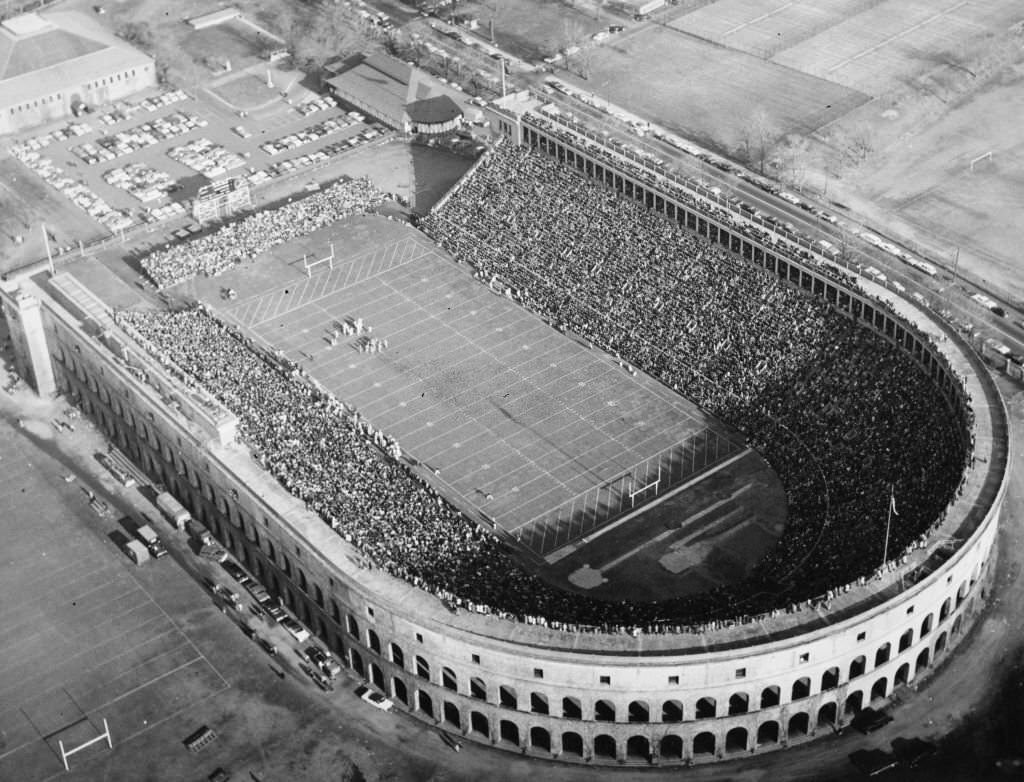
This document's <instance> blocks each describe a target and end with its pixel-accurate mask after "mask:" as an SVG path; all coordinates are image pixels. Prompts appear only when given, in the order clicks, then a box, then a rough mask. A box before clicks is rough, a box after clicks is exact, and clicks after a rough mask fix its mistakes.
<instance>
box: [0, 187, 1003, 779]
mask: <svg viewBox="0 0 1024 782" xmlns="http://www.w3.org/2000/svg"><path fill="white" fill-rule="evenodd" d="M633 187H634V193H635V192H637V191H636V190H635V187H636V185H635V183H634V186H633ZM642 197H643V198H644V199H645V200H646V199H647V198H648V197H650V198H651V199H652V202H653V205H654V206H656V205H657V203H658V199H659V198H661V203H665V197H664V195H661V196H659V195H657V194H655V193H654V192H650V195H649V196H648V194H647V191H645V192H644V194H642ZM684 218H685V220H686V221H687V223H689V222H690V214H689V213H687V214H685V215H684ZM693 220H694V223H695V225H696V226H697V227H698V230H699V229H700V225H701V221H703V225H704V226H705V231H706V235H708V236H709V238H712V240H716V241H720V242H722V243H726V245H727V246H729V247H733V248H734V249H737V251H739V252H743V253H744V254H746V251H745V249H744V245H747V246H749V247H750V255H749V257H750V259H751V260H752V261H753V262H758V261H757V259H758V258H759V257H760V258H761V259H762V260H761V262H762V263H769V262H771V263H774V264H775V269H776V271H777V273H779V274H780V276H783V277H784V278H785V279H788V280H790V281H791V282H792V284H796V285H800V286H801V287H804V288H805V289H807V290H810V291H812V292H814V293H816V294H818V295H822V296H826V297H829V296H832V297H833V298H834V301H833V303H834V304H836V305H837V307H840V308H841V309H843V308H844V307H845V311H846V312H847V313H848V314H849V315H850V317H855V315H854V313H855V312H859V313H860V315H858V316H857V317H859V318H860V320H861V322H863V323H864V325H865V326H866V327H870V328H874V329H876V330H878V331H880V332H881V333H883V334H887V333H889V332H890V331H891V334H890V338H892V339H894V340H898V341H899V342H900V344H903V345H904V347H905V349H907V350H908V351H909V352H910V353H911V355H914V356H915V357H917V358H918V360H919V361H920V362H921V364H922V366H923V367H924V368H925V370H926V371H928V372H930V373H931V375H932V377H933V378H935V380H936V382H938V383H940V385H942V384H943V382H944V381H943V378H944V377H945V379H946V380H945V382H946V383H947V385H948V387H949V392H948V393H949V394H950V398H951V402H954V403H955V402H956V401H962V400H959V399H955V397H957V396H958V394H959V391H958V389H959V385H958V384H957V383H954V382H952V381H950V380H949V373H950V370H949V368H948V362H947V361H946V360H945V359H944V358H942V357H940V356H938V355H937V353H938V350H937V348H936V347H935V346H934V345H932V344H931V343H929V342H928V341H927V340H926V339H924V338H923V337H922V336H921V335H919V334H917V333H916V332H910V334H909V335H908V333H907V332H906V331H904V334H903V337H898V333H899V332H898V331H897V327H899V328H904V327H903V326H902V324H899V323H898V321H897V319H895V318H892V317H890V315H889V314H887V313H886V312H885V311H884V310H883V309H882V308H881V307H880V306H879V305H877V304H876V303H874V302H872V301H871V300H869V299H868V298H867V297H866V296H864V295H863V294H862V293H860V292H859V291H855V290H850V289H847V288H845V287H844V286H843V285H841V284H839V283H837V282H836V281H834V280H831V279H828V278H827V277H826V276H824V275H822V274H820V273H819V271H817V270H815V269H814V268H813V266H804V265H803V264H801V263H799V262H796V261H793V260H792V259H785V258H783V257H782V256H781V255H780V254H778V253H776V252H775V251H773V250H771V249H769V248H766V247H764V246H762V245H760V244H758V243H756V242H753V241H752V240H750V239H749V238H747V237H734V236H733V235H732V234H731V233H729V232H728V231H727V229H726V228H725V227H724V226H722V225H719V224H716V222H715V221H714V220H709V219H708V218H707V217H706V216H699V215H696V214H694V215H693ZM723 231H725V232H726V234H723ZM723 240H724V241H723ZM771 259H774V260H771ZM830 290H831V291H832V293H830V292H829V291H830ZM0 297H2V298H3V300H4V305H5V306H4V309H5V313H10V312H11V311H12V309H11V308H12V306H14V304H15V300H16V298H17V300H18V301H20V302H21V303H22V306H26V304H25V302H26V298H29V299H32V298H34V299H36V300H38V302H39V303H40V305H41V311H42V317H43V322H44V328H43V330H42V335H39V334H38V333H35V334H34V336H33V337H32V339H33V340H36V341H37V342H38V341H40V340H42V341H43V342H44V345H43V346H44V347H45V349H46V354H47V355H48V356H49V357H50V361H51V363H52V369H53V375H54V378H55V382H56V385H57V387H58V388H59V389H60V390H61V392H62V393H64V394H65V395H66V396H67V398H68V399H69V400H72V401H73V402H74V403H75V404H77V405H78V406H80V407H81V408H82V409H83V410H84V411H85V412H86V414H87V415H89V417H90V418H91V419H92V420H94V421H95V422H96V423H97V424H98V426H99V427H100V428H101V429H102V430H103V431H104V432H105V433H106V434H107V436H108V437H110V439H111V440H112V441H113V442H114V443H115V444H117V445H118V447H119V448H121V450H122V451H123V452H124V453H126V454H128V455H129V456H130V457H131V458H132V460H133V461H134V462H135V463H136V464H138V465H139V466H140V467H141V468H142V469H143V470H144V471H145V472H146V473H147V474H148V475H149V476H150V477H151V478H152V480H153V481H154V482H157V483H161V484H163V485H164V486H165V487H166V488H167V489H168V490H169V491H171V493H172V494H174V495H175V496H177V497H178V498H179V499H180V500H181V501H182V502H183V503H184V504H185V505H186V507H188V508H189V509H190V510H191V512H192V513H193V514H194V515H195V516H196V518H197V519H199V520H200V521H202V523H204V524H206V525H207V526H208V527H209V528H210V529H211V530H212V531H213V533H214V534H215V535H216V536H217V537H218V539H219V540H220V541H221V542H222V543H223V544H224V545H225V546H226V547H227V549H228V550H229V551H230V552H231V554H232V555H233V556H234V557H236V558H237V559H238V560H239V561H240V562H241V563H242V564H243V565H244V566H245V567H246V568H247V569H248V570H249V571H250V572H252V573H253V574H254V575H255V576H256V577H257V578H258V579H259V580H260V581H261V582H262V583H264V584H265V585H266V586H267V588H268V589H269V590H270V591H271V592H272V593H274V594H276V595H278V596H279V597H280V598H281V599H282V601H283V602H284V604H285V605H286V606H287V607H288V608H289V609H290V610H291V611H292V612H293V613H295V615H296V616H297V617H298V618H299V619H300V620H301V621H303V622H304V623H305V624H306V625H308V626H309V627H310V628H311V630H312V631H313V632H314V633H315V634H316V635H318V636H319V637H320V638H321V639H322V640H323V641H324V643H326V644H327V645H328V646H329V647H330V648H331V649H332V650H333V651H334V652H335V653H336V654H337V655H338V656H339V657H340V658H341V659H343V660H344V661H345V663H346V664H347V665H348V666H349V668H350V669H351V670H352V671H353V672H354V673H355V674H356V675H358V676H361V677H363V678H366V679H367V680H368V681H370V682H372V683H373V684H374V685H376V686H377V687H378V688H380V689H381V690H383V691H384V692H385V693H387V694H388V695H389V696H390V697H392V698H393V699H394V700H395V701H396V702H397V703H398V705H399V707H400V708H404V709H406V710H408V711H409V713H410V714H412V715H413V716H415V717H416V718H418V719H421V720H423V721H425V722H427V723H428V724H431V725H437V726H438V727H441V728H443V729H446V730H449V731H452V732H455V733H458V734H461V735H462V736H464V737H465V739H467V740H473V741H477V742H480V743H484V744H489V745H493V746H495V747H497V748H500V749H504V750H508V751H513V752H517V753H523V754H527V755H531V756H537V757H543V758H547V759H552V758H553V759H558V760H561V761H568V762H586V763H591V764H616V765H617V764H620V763H636V764H659V765H671V764H680V765H683V764H690V763H694V762H704V761H713V760H719V759H727V758H729V757H736V756H741V755H746V754H750V753H751V752H761V751H768V750H771V749H776V748H780V747H785V746H789V745H792V744H794V743H798V742H802V741H806V740H809V739H811V738H812V737H814V736H815V735H821V734H826V735H830V734H831V733H832V732H833V730H835V729H838V728H839V727H841V726H842V725H844V724H845V723H847V722H848V721H849V719H850V718H851V717H852V715H853V714H854V713H855V712H856V710H857V709H859V708H861V707H863V706H865V705H867V704H868V703H869V702H872V701H874V702H876V703H877V702H878V701H879V700H881V699H885V698H888V697H889V696H891V694H892V692H893V690H894V688H895V687H897V686H899V685H900V684H903V683H907V684H909V685H916V683H918V682H919V681H921V680H922V679H923V678H924V677H925V676H926V675H927V673H928V672H929V671H930V670H931V669H932V668H933V666H934V665H935V663H936V661H941V660H942V659H943V658H944V657H945V656H946V655H948V653H949V651H950V650H951V649H952V648H954V647H955V646H956V644H957V643H959V642H960V641H961V640H962V639H963V638H965V637H966V635H967V631H968V629H969V628H970V627H971V626H972V624H973V622H974V620H975V618H976V616H977V615H978V612H979V611H980V610H981V608H982V607H983V605H984V601H985V599H986V597H987V595H988V590H989V585H990V581H991V578H992V575H993V571H994V568H992V567H991V564H992V562H993V559H994V546H995V539H996V531H997V525H998V522H999V517H1000V513H1001V508H1002V503H1003V497H1004V494H1005V467H1006V463H1007V460H1008V457H1009V451H1008V442H1007V439H1006V431H1007V430H1006V420H1005V411H1004V409H1003V407H1002V402H1001V400H1000V398H999V396H998V393H997V392H996V390H995V388H994V385H993V384H992V382H991V380H990V379H989V378H987V376H985V375H984V374H979V375H978V376H977V380H978V382H980V384H981V386H982V389H983V392H982V393H980V394H975V395H974V396H975V398H974V400H973V401H972V403H973V405H974V408H975V412H976V415H977V416H978V418H979V420H981V419H982V418H983V417H984V422H987V424H988V425H989V428H990V430H991V432H992V438H991V440H992V444H991V445H992V447H991V449H990V450H991V452H990V453H989V452H986V454H985V455H986V458H987V464H986V467H985V469H986V471H987V478H986V481H985V484H984V487H983V488H982V489H981V490H980V491H979V493H978V497H977V499H976V506H977V507H980V508H981V509H982V512H980V513H979V514H978V515H977V516H976V517H972V520H970V521H969V523H965V525H964V526H963V528H961V529H959V530H956V531H955V535H952V536H951V537H956V538H957V540H956V541H953V542H950V541H939V542H937V543H936V544H935V545H934V547H933V549H932V550H931V551H930V552H929V554H930V555H929V557H928V558H927V560H925V561H924V562H923V563H922V564H921V565H920V566H919V567H917V568H915V569H914V570H913V571H908V572H900V573H899V580H896V578H895V577H893V578H891V579H889V580H888V581H881V582H879V583H877V584H868V585H866V586H864V587H863V588H862V590H861V591H860V592H858V593H856V594H854V595H851V596H845V597H844V598H843V600H844V604H845V605H846V608H845V609H844V610H838V609H835V608H834V609H833V610H831V611H830V610H828V609H815V610H809V609H805V610H801V611H796V612H794V613H789V612H782V613H781V615H780V616H778V617H771V618H764V619H763V620H761V621H758V622H755V623H753V624H749V625H741V626H736V627H724V628H721V629H718V630H714V631H709V632H708V633H705V634H702V635H695V634H680V635H646V634H641V635H637V636H635V637H634V636H632V635H626V634H620V635H607V634H598V633H565V632H558V631H555V630H551V629H548V628H545V627H539V626H533V625H527V624H521V623H514V622H511V621H507V620H504V619H499V618H497V617H493V616H481V615H477V614H472V613H467V612H453V611H452V610H449V609H448V608H447V607H446V606H444V605H443V604H442V603H441V602H440V601H439V600H437V599H435V598H433V597H432V596H430V595H427V594H425V593H423V592H421V591H420V590H417V589H415V588H413V587H412V586H410V585H408V584H406V583H405V582H401V581H398V580H396V579H393V578H391V577H389V576H387V575H385V574H383V573H381V572H379V571H375V570H373V569H372V568H370V567H369V566H368V563H366V561H365V559H364V558H362V557H361V556H360V554H359V552H358V551H356V550H355V549H354V548H353V547H351V546H350V545H349V544H348V543H346V542H345V541H344V540H342V539H341V538H340V537H339V536H337V535H336V534H335V533H334V532H333V531H332V530H331V529H330V528H329V527H328V526H327V525H326V524H324V523H323V522H322V521H321V520H319V519H318V518H317V517H316V516H315V515H313V514H312V513H310V512H309V511H307V510H306V509H305V506H304V505H303V504H302V503H301V502H299V501H298V500H296V499H295V498H293V497H291V496H290V495H288V494H287V493H286V492H285V491H284V489H282V488H281V487H280V486H279V485H277V484H276V482H274V481H273V480H272V479H271V478H270V477H269V476H268V475H267V474H266V473H265V472H264V471H263V470H262V468H261V467H260V466H259V465H258V464H257V463H256V462H255V461H254V460H253V459H252V458H251V456H250V455H249V453H248V451H247V449H246V448H244V446H242V445H241V444H239V443H238V442H236V441H234V440H233V439H230V438H229V439H228V440H227V441H225V438H223V437H219V436H217V434H216V432H214V431H211V430H209V429H205V428H203V427H202V426H200V425H198V423H197V421H196V420H195V419H194V417H193V418H190V417H189V416H188V415H187V413H188V411H187V409H184V408H183V407H182V406H181V404H180V403H179V402H178V401H176V400H174V399H172V398H171V397H170V396H169V394H168V393H167V392H168V391H169V390H170V389H167V388H159V389H158V388H155V387H154V385H153V382H154V380H153V379H154V378H156V377H159V376H160V375H159V373H160V372H161V371H162V370H161V367H160V366H159V364H158V363H157V362H156V361H155V360H153V359H149V358H147V357H146V354H145V351H144V350H143V349H142V348H141V347H138V346H135V345H134V344H133V342H132V338H131V336H130V335H128V334H124V333H118V330H117V327H116V326H114V325H112V322H108V319H107V317H106V314H105V313H104V312H102V311H97V310H96V306H97V305H96V300H92V301H87V300H84V299H82V298H81V297H79V298H78V299H77V304H76V302H75V301H73V300H71V299H69V298H68V297H67V296H61V295H55V291H54V288H53V281H52V280H51V281H49V282H46V283H41V284H38V285H37V284H36V283H35V282H33V281H30V280H21V281H20V282H15V283H12V284H10V285H8V288H7V289H6V290H5V291H3V292H2V293H0ZM830 300H832V299H830ZM855 305H856V306H855ZM99 306H100V307H104V306H105V305H102V304H101V305H99ZM956 344H958V343H956ZM119 345H120V346H124V345H128V346H131V347H132V350H133V353H134V352H137V353H138V354H139V355H138V357H137V359H136V360H135V363H134V364H132V365H130V364H129V363H127V362H126V361H125V360H124V358H123V356H124V353H123V350H121V349H119V348H118V346H119ZM15 347H16V349H26V348H25V347H24V346H19V345H17V344H16V346H15ZM36 347H37V348H38V347H39V345H38V344H37V345H36ZM965 355H968V356H969V352H967V351H965ZM926 356H927V357H926ZM970 360H971V361H972V362H974V363H975V364H977V359H975V358H973V357H970ZM25 364H26V362H25V361H22V362H21V364H20V365H25ZM847 598H849V599H847Z"/></svg>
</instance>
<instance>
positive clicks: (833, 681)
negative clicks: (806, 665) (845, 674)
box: [821, 668, 839, 692]
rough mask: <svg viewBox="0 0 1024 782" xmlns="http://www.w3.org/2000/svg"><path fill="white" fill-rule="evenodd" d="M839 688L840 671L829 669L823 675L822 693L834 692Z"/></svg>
mask: <svg viewBox="0 0 1024 782" xmlns="http://www.w3.org/2000/svg"><path fill="white" fill-rule="evenodd" d="M838 686H839V669H838V668H829V669H828V670H827V671H825V673H823V674H822V675H821V691H822V692H825V691H826V690H834V689H835V688H836V687H838Z"/></svg>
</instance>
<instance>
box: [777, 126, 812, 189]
mask: <svg viewBox="0 0 1024 782" xmlns="http://www.w3.org/2000/svg"><path fill="white" fill-rule="evenodd" d="M809 157H810V142H809V141H808V140H807V137H806V136H801V135H798V134H796V133H790V134H789V135H788V136H786V137H785V139H783V141H782V143H781V144H779V145H778V146H777V147H776V149H775V156H774V158H773V159H772V163H773V164H774V165H775V167H776V168H777V170H778V172H779V178H780V179H783V180H785V181H786V182H789V183H790V184H792V185H793V186H794V187H796V188H797V189H798V190H799V189H801V188H803V185H804V181H805V180H806V179H807V168H808V159H809Z"/></svg>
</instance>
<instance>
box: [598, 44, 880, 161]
mask: <svg viewBox="0 0 1024 782" xmlns="http://www.w3.org/2000/svg"><path fill="white" fill-rule="evenodd" d="M639 84H643V89H638V88H637V85H639ZM584 85H585V88H586V89H588V90H595V91H596V92H598V93H599V94H601V95H602V96H604V97H607V98H608V99H609V100H610V101H612V102H613V103H617V104H618V105H620V106H623V107H625V108H628V109H630V110H631V111H634V112H636V113H638V114H641V115H643V116H645V117H647V118H649V119H651V120H652V121H654V122H656V123H658V124H660V125H664V126H666V127H668V128H671V129H674V130H678V131H680V132H682V133H683V134H684V135H687V136H689V137H691V138H694V139H696V140H698V141H703V142H704V143H706V144H709V145H711V146H714V147H718V148H724V149H735V148H736V147H737V146H738V145H739V144H740V141H741V138H742V136H743V132H744V130H745V128H746V127H747V126H748V125H749V124H750V121H751V116H752V115H753V113H754V111H755V110H756V109H758V108H763V109H764V110H765V112H766V113H767V115H768V116H769V117H770V119H771V120H772V123H773V124H774V125H775V126H776V127H777V129H778V135H780V136H782V135H785V134H786V133H811V132H813V131H814V130H815V129H817V128H818V127H820V126H821V125H823V124H825V123H827V122H831V121H832V120H834V119H836V118H838V117H841V116H843V115H844V114H846V113H847V112H849V111H851V110H852V109H854V108H856V107H857V106H859V105H861V104H862V103H864V102H865V101H867V100H868V96H867V95H864V94H863V93H860V92H857V91H856V90H851V89H848V88H847V87H843V86H841V85H838V84H835V83H832V82H828V81H825V80H823V79H819V78H816V77H814V76H809V75H807V74H805V73H801V72H799V71H795V70H792V69H790V68H784V67H782V66H780V65H777V64H775V63H772V62H765V61H764V60H762V59H760V58H758V57H755V56H753V55H750V54H747V53H745V52H740V51H736V50H734V49H724V48H722V47H720V46H716V45H715V44H712V43H709V42H707V41H704V40H700V39H697V38H694V37H693V36H690V35H687V34H685V33H682V32H679V31H678V30H674V29H672V28H668V27H665V28H660V27H649V28H645V29H643V30H640V31H637V32H635V33H632V34H627V35H626V36H624V37H621V38H619V39H617V40H615V42H614V43H612V44H609V45H608V46H604V47H600V48H598V49H596V50H595V51H594V54H593V68H592V71H591V76H590V80H589V81H588V82H585V83H584Z"/></svg>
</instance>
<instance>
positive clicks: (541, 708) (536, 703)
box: [530, 692, 549, 714]
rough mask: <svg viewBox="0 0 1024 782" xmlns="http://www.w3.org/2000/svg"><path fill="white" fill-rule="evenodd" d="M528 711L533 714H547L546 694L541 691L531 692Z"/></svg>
mask: <svg viewBox="0 0 1024 782" xmlns="http://www.w3.org/2000/svg"><path fill="white" fill-rule="evenodd" d="M530 711H531V712H533V713H534V714H548V713H549V709H548V696H547V695H545V694H544V693H542V692H531V693H530Z"/></svg>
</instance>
